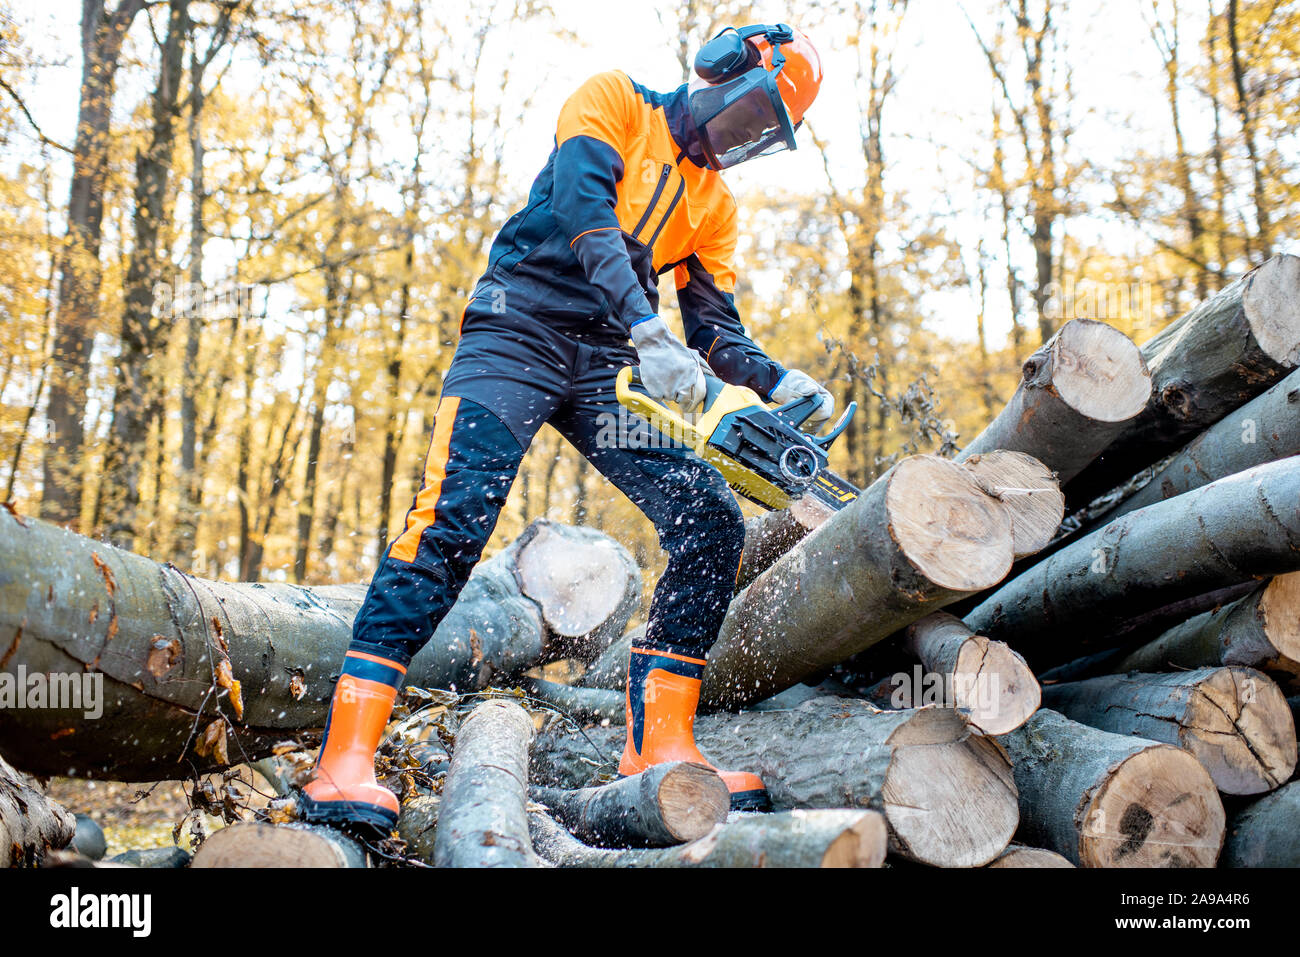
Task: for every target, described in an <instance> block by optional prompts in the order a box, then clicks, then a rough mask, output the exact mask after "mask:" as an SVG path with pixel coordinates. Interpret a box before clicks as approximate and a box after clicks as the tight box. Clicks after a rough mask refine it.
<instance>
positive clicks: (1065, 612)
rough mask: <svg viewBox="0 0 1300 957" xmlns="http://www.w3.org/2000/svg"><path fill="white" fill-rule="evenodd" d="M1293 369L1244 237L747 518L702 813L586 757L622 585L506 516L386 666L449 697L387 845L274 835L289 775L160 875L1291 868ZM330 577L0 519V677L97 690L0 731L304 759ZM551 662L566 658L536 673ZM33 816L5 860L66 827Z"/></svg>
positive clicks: (197, 760)
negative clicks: (571, 671) (969, 398)
mask: <svg viewBox="0 0 1300 957" xmlns="http://www.w3.org/2000/svg"><path fill="white" fill-rule="evenodd" d="M1298 361H1300V259H1297V258H1296V257H1292V256H1278V257H1275V258H1273V259H1271V260H1269V261H1268V262H1267V263H1264V264H1263V265H1261V266H1260V267H1259V268H1257V269H1255V270H1254V271H1252V272H1251V273H1250V274H1248V275H1246V276H1244V277H1242V278H1241V279H1240V280H1238V281H1237V282H1235V283H1233V284H1232V285H1231V286H1229V287H1227V288H1225V289H1224V290H1222V291H1221V292H1219V293H1218V294H1216V295H1215V296H1214V297H1213V298H1211V299H1210V300H1208V301H1207V302H1205V303H1202V304H1201V305H1199V306H1198V307H1197V308H1195V309H1193V310H1192V311H1191V312H1190V313H1188V314H1187V315H1185V316H1183V317H1182V318H1180V319H1178V320H1176V321H1175V322H1173V323H1172V324H1170V325H1169V326H1168V327H1167V328H1165V329H1164V330H1163V331H1161V332H1160V333H1159V334H1158V335H1156V336H1155V337H1153V338H1152V339H1151V340H1150V341H1148V342H1146V343H1143V344H1141V345H1135V344H1134V343H1133V342H1131V341H1130V340H1129V339H1128V338H1127V337H1125V336H1124V335H1123V334H1121V333H1120V332H1119V331H1117V330H1115V329H1113V328H1111V327H1110V326H1108V325H1106V324H1105V323H1101V322H1097V321H1093V320H1074V321H1072V322H1069V323H1066V324H1065V325H1064V326H1063V327H1062V328H1061V329H1060V330H1059V332H1058V333H1057V335H1056V336H1055V337H1054V338H1053V339H1052V340H1051V341H1049V342H1048V343H1046V344H1045V345H1044V346H1043V347H1042V349H1040V350H1039V351H1037V352H1036V353H1034V354H1033V355H1032V356H1030V357H1029V358H1028V359H1027V360H1026V362H1025V365H1024V370H1023V371H1024V375H1023V381H1022V382H1021V384H1020V386H1019V388H1018V389H1017V391H1016V393H1015V394H1014V396H1013V397H1012V398H1011V400H1010V401H1009V402H1008V404H1007V406H1006V407H1005V409H1004V410H1003V411H1002V412H1001V414H999V415H998V416H997V417H996V418H995V419H994V421H993V422H991V423H990V424H989V426H988V427H987V428H986V429H985V431H984V432H983V433H982V434H981V435H980V436H978V437H977V438H976V439H975V440H974V441H973V442H972V443H971V444H970V445H969V446H968V447H967V448H966V449H965V450H964V451H963V452H962V453H961V454H960V455H959V456H958V457H957V458H956V459H955V460H950V459H944V458H941V457H938V456H933V455H915V456H912V457H909V458H906V459H903V460H902V461H900V462H898V463H897V464H896V465H895V466H894V467H893V468H891V469H890V470H889V471H888V472H886V473H885V474H884V475H882V476H881V477H880V478H879V479H878V480H877V481H876V482H874V483H873V484H872V485H871V486H870V487H869V488H867V489H864V490H863V492H862V494H861V495H860V497H859V498H858V499H857V500H855V501H854V502H852V503H850V504H849V505H848V506H846V507H845V508H843V509H842V510H840V511H838V512H830V511H829V510H827V509H825V508H820V507H817V506H815V505H813V504H812V503H809V502H807V501H804V502H800V503H796V505H795V506H794V507H792V508H791V509H790V510H788V511H785V512H778V513H772V514H768V515H765V516H763V517H762V518H760V519H755V520H752V521H751V522H750V524H749V527H748V529H747V540H746V547H745V555H744V558H743V560H742V565H741V569H740V574H739V576H738V588H739V591H738V593H737V594H736V595H735V597H734V600H733V602H732V605H731V608H730V610H729V612H728V615H727V617H726V620H725V622H724V624H723V627H722V631H721V634H720V636H719V639H718V641H717V643H716V644H715V645H714V647H713V649H712V650H711V652H710V655H709V663H708V666H707V668H706V670H705V678H704V687H703V693H702V711H703V713H702V714H701V716H700V718H699V719H698V720H697V722H696V736H697V740H698V742H699V744H700V747H701V749H702V751H703V752H704V754H706V755H707V756H709V757H710V758H711V759H712V760H714V761H716V762H717V763H718V764H719V766H725V767H728V768H734V769H737V770H748V771H753V772H755V773H757V774H759V775H760V776H762V777H763V779H764V781H765V782H766V783H767V786H768V789H769V792H770V796H771V798H772V803H773V812H772V813H770V814H765V815H753V814H738V813H731V814H728V812H727V800H726V794H725V788H723V787H722V785H721V781H720V779H719V778H718V777H717V775H716V774H715V773H714V772H713V771H712V770H711V769H710V768H708V767H705V766H703V765H696V764H673V765H666V766H662V767H659V768H655V769H652V770H651V771H648V772H645V773H644V774H642V775H638V776H636V777H633V778H629V779H626V780H619V779H617V774H616V770H617V761H618V755H619V753H620V751H621V748H622V742H623V737H624V734H625V729H624V728H623V727H622V726H621V725H622V721H623V692H622V682H623V679H624V675H625V669H626V662H627V657H628V648H629V647H630V646H631V644H632V643H633V642H634V641H635V640H636V636H637V634H638V633H637V632H636V631H635V630H632V631H629V630H627V627H626V626H627V625H628V622H629V619H630V617H631V615H632V613H633V611H634V608H635V602H636V595H637V594H638V593H639V592H640V588H641V584H642V583H641V580H640V572H639V570H638V569H636V568H635V566H634V565H633V564H632V562H631V560H630V558H629V557H628V555H627V553H626V551H625V550H623V549H622V548H621V547H620V546H618V545H617V544H616V543H614V542H613V541H612V540H610V539H608V538H607V537H605V536H603V535H599V534H597V533H594V532H590V531H587V530H581V529H570V528H567V527H564V526H558V525H553V524H548V523H541V524H538V525H535V526H533V527H530V529H529V530H528V532H526V533H525V535H524V536H523V537H522V538H521V539H520V540H519V541H517V542H516V543H514V544H512V545H511V546H509V547H508V548H507V549H505V550H504V551H503V552H502V553H501V554H499V555H498V556H496V557H494V558H492V559H491V560H489V561H488V562H485V563H484V564H483V565H482V566H481V567H480V569H479V571H478V572H476V574H475V576H474V579H472V580H471V585H470V587H469V588H467V589H466V592H465V594H464V595H463V596H462V598H461V600H460V601H459V602H458V603H457V605H456V609H455V610H454V611H453V614H452V616H450V617H449V618H448V620H447V621H446V622H444V623H443V626H442V627H441V628H440V629H439V632H438V635H437V636H435V638H434V640H433V641H432V642H431V643H430V645H429V647H428V648H426V649H425V651H424V652H422V653H421V656H420V657H417V659H416V661H415V662H413V663H412V668H411V671H410V675H409V679H410V684H411V685H413V686H416V687H418V688H426V689H448V690H450V691H453V692H455V693H454V694H449V695H444V696H442V697H435V698H426V699H419V698H418V697H417V698H416V699H413V700H414V703H412V704H409V705H408V706H407V707H406V708H404V709H399V712H398V714H397V716H396V718H395V721H394V724H393V725H392V726H391V727H390V735H389V738H388V740H387V741H386V743H385V745H384V747H383V748H382V749H381V755H380V771H381V775H382V777H383V780H384V781H385V782H386V783H387V784H389V785H390V786H392V787H393V788H394V789H395V790H396V791H397V792H398V793H399V796H400V798H401V800H402V807H403V811H402V815H401V819H400V821H399V825H398V828H397V830H396V831H395V834H394V835H393V836H391V837H390V838H389V839H387V840H385V841H381V842H379V843H378V844H375V843H368V842H365V841H362V842H360V843H358V842H356V841H354V840H352V839H350V838H348V837H346V836H340V835H338V834H336V833H335V832H328V831H326V832H322V831H320V830H319V829H315V828H307V827H303V826H300V825H295V824H293V823H289V819H290V818H292V787H293V785H294V784H297V783H301V781H300V780H297V781H287V782H286V783H285V785H284V786H285V787H286V788H287V789H288V791H289V797H288V798H287V801H288V803H286V804H284V805H282V806H280V807H278V808H277V810H276V813H267V814H264V815H263V818H264V819H261V820H256V821H247V822H245V823H241V824H235V825H232V826H230V827H228V828H225V829H223V830H222V831H219V832H217V834H215V835H214V836H213V837H211V838H209V839H208V840H207V842H206V843H205V844H204V845H203V847H202V848H201V849H200V851H199V853H198V855H197V856H196V857H195V860H194V862H193V866H228V865H232V864H233V865H240V864H243V865H247V864H252V863H260V864H264V865H270V866H282V865H292V864H298V863H303V862H308V863H312V864H316V865H320V864H329V865H331V866H349V867H351V866H363V865H374V864H376V863H391V862H393V861H394V860H405V861H407V862H418V863H420V864H423V865H434V866H507V867H509V866H521V867H535V866H543V867H546V866H553V867H570V866H579V867H688V866H696V867H715V866H726V867H748V866H867V867H876V866H881V865H882V864H886V865H888V864H891V863H898V864H900V865H901V864H902V863H903V862H907V863H909V864H919V865H924V866H936V867H982V866H992V867H1062V866H1071V865H1077V866H1082V867H1134V866H1136V867H1145V866H1164V867H1212V866H1215V865H1216V864H1220V865H1231V866H1249V865H1254V864H1276V863H1288V864H1295V863H1300V861H1298V860H1297V853H1296V847H1297V844H1296V842H1295V841H1294V839H1293V836H1294V834H1296V833H1300V801H1298V800H1297V798H1296V792H1295V790H1294V789H1295V788H1296V786H1297V783H1288V782H1289V781H1291V780H1292V778H1293V776H1294V774H1295V769H1296V763H1297V762H1296V758H1297V753H1296V729H1295V721H1294V718H1293V714H1292V711H1293V708H1295V707H1296V706H1297V704H1300V677H1298V676H1300V454H1298V453H1300V443H1298V441H1297V440H1298V439H1300V428H1298V427H1297V416H1296V412H1297V408H1298V406H1300V380H1298V379H1297V378H1296V376H1297V375H1300V372H1297V371H1296V366H1297V362H1298ZM1067 506H1068V508H1069V509H1070V511H1071V514H1069V515H1067V514H1066V509H1067ZM360 597H361V591H360V589H356V588H343V587H334V588H315V589H312V588H297V587H292V586H283V585H278V586H276V585H240V584H223V583H216V582H202V581H198V580H196V579H192V578H189V577H187V576H184V575H181V574H180V573H178V572H176V571H175V570H174V569H170V568H168V567H165V566H159V565H157V564H155V563H153V562H150V561H149V560H148V559H145V558H142V557H140V556H134V555H128V554H125V553H121V552H117V551H115V550H113V549H110V548H106V547H105V546H102V545H98V544H96V543H93V542H89V541H87V540H85V539H80V538H78V537H76V536H74V535H71V534H69V533H67V532H63V531H60V530H58V529H54V528H52V527H50V526H46V525H42V524H41V523H39V522H36V521H34V520H30V519H25V518H22V517H20V516H17V515H11V514H5V513H0V675H4V674H11V675H16V674H18V669H19V668H22V669H24V670H25V671H26V672H27V673H29V674H30V673H37V672H41V673H47V672H61V671H63V672H66V671H76V672H78V673H92V674H102V675H103V676H104V686H105V695H104V718H103V719H102V722H101V723H98V724H97V723H95V722H92V721H90V720H87V719H85V718H84V717H83V716H82V715H81V714H80V713H73V712H72V711H70V710H68V709H63V710H58V709H43V710H39V711H30V710H29V711H19V710H3V709H0V751H3V753H4V754H5V755H6V756H8V757H9V759H10V760H11V761H13V763H14V764H15V766H17V767H19V768H21V769H23V770H26V771H31V772H35V773H42V774H49V773H64V774H67V773H72V774H79V775H85V776H100V777H117V778H127V779H131V780H140V779H142V778H146V779H159V778H164V777H185V776H190V775H193V774H196V773H198V772H202V771H209V770H214V769H222V768H229V767H231V766H234V765H238V764H241V763H244V762H248V761H253V760H256V759H258V758H265V757H267V756H268V755H271V754H274V753H280V752H283V751H284V750H286V748H287V747H292V746H293V745H286V744H285V742H286V741H296V742H297V745H296V746H298V747H300V748H302V749H303V750H302V753H304V754H310V748H311V744H312V741H313V737H312V735H313V734H314V733H318V731H319V726H320V723H321V721H322V720H323V716H324V707H325V703H326V702H327V701H328V698H329V693H330V690H331V682H332V679H333V674H332V669H334V668H336V667H337V662H338V660H339V659H340V658H341V655H342V650H343V647H344V645H345V644H346V641H347V638H348V625H349V623H350V621H351V617H352V615H353V614H354V613H355V610H356V607H357V603H358V601H359V600H360ZM557 659H568V660H570V661H571V662H575V663H576V664H577V668H576V669H575V670H578V671H582V669H584V668H585V672H584V673H582V674H581V677H580V678H578V679H577V681H576V682H575V681H572V680H569V679H566V680H564V681H559V680H556V678H555V676H554V674H549V675H547V674H543V673H541V672H540V671H539V670H538V668H539V666H541V665H544V664H546V663H548V662H552V661H555V660H557ZM1288 696H1290V700H1288ZM421 700H424V702H425V703H424V704H421V703H420V701H421ZM0 770H3V769H2V768H0ZM4 787H5V784H4V779H3V777H2V776H0V826H3V827H7V828H8V829H9V831H10V832H11V833H18V832H19V828H21V827H23V826H25V824H27V823H29V822H27V821H26V815H24V814H23V813H22V812H15V811H13V810H10V809H9V808H10V807H11V805H7V804H5V803H4V794H5V791H4ZM1221 795H1231V796H1232V798H1231V799H1230V800H1229V802H1228V805H1227V806H1228V808H1229V810H1231V813H1228V812H1227V811H1225V804H1224V801H1223V799H1222V797H1221ZM15 813H17V814H18V817H19V818H21V820H17V821H16V820H14V816H15ZM51 813H52V816H51V817H50V818H49V821H50V822H52V823H51V826H50V827H46V829H45V830H44V831H42V830H41V827H40V826H39V825H37V826H35V827H34V829H30V830H29V832H30V834H31V835H32V836H31V838H30V840H29V844H31V845H32V846H35V845H37V844H40V845H41V846H43V847H48V848H51V849H54V848H57V847H59V846H61V844H60V842H62V843H66V840H67V839H70V835H68V837H67V838H66V839H65V837H64V836H63V830H61V829H60V827H61V825H60V823H59V817H58V815H59V811H58V810H57V809H52V811H51ZM64 829H66V828H64ZM29 832H23V833H29Z"/></svg>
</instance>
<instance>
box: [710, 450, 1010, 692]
mask: <svg viewBox="0 0 1300 957" xmlns="http://www.w3.org/2000/svg"><path fill="white" fill-rule="evenodd" d="M1012 556H1013V540H1012V533H1011V516H1010V512H1009V510H1008V508H1007V507H1006V506H1004V505H1003V504H1002V503H1001V502H998V501H997V500H996V499H993V498H991V497H990V496H989V495H987V494H986V493H985V492H984V491H983V490H982V489H981V487H980V485H979V483H978V481H977V480H976V478H975V476H974V475H972V474H971V472H970V471H969V470H967V469H965V468H962V467H961V466H960V465H956V464H954V463H952V462H949V461H948V460H946V459H941V458H938V457H937V456H933V455H915V456H911V457H910V458H907V459H904V460H903V461H901V462H899V463H898V464H897V465H895V466H894V467H893V468H892V469H890V470H889V471H888V472H887V473H886V474H885V475H884V476H882V477H881V478H880V479H879V480H877V481H876V482H875V483H873V484H872V486H871V487H870V488H869V489H867V490H866V491H865V492H864V493H863V494H862V495H861V496H860V497H859V498H858V499H856V500H855V501H854V502H852V503H850V504H849V505H848V506H846V507H845V508H844V509H843V510H842V511H840V512H837V513H836V514H835V516H834V517H833V518H831V519H830V520H828V521H827V522H826V523H825V524H824V525H822V526H821V528H819V529H818V530H817V532H816V533H815V534H813V535H810V536H808V537H807V538H805V539H804V540H803V541H802V542H800V543H799V544H798V545H796V546H795V547H794V548H793V549H792V550H791V551H790V552H789V553H787V554H786V555H785V556H783V557H782V558H781V560H780V561H778V562H777V563H776V564H775V565H773V566H772V567H771V568H769V569H768V570H767V571H765V572H764V573H763V574H762V575H760V576H759V577H758V578H757V579H756V580H755V581H754V583H753V584H751V585H750V586H749V587H748V588H746V589H745V590H744V591H743V592H741V593H740V594H739V595H738V596H737V597H736V598H735V599H734V600H733V601H732V603H731V607H730V609H729V611H728V614H727V617H726V620H725V621H724V622H723V625H722V629H721V632H720V633H719V636H718V640H717V642H716V643H715V644H714V645H713V648H712V649H711V650H710V652H709V665H708V667H707V668H706V669H705V673H704V687H703V690H702V700H703V702H704V703H705V705H706V706H709V707H730V708H737V707H742V706H744V705H746V704H749V703H751V702H754V701H760V700H762V699H763V698H768V697H771V696H772V695H774V694H776V693H777V692H778V691H782V690H784V689H785V688H788V687H790V686H791V685H793V684H796V683H797V682H800V681H802V680H804V679H805V678H807V677H809V676H810V675H813V674H815V673H817V672H819V671H821V670H823V669H826V668H829V667H830V666H831V665H833V664H835V663H836V662H839V661H842V660H843V659H845V658H847V657H849V656H850V655H852V654H854V653H856V652H859V651H862V650H863V649H865V648H868V647H870V646H871V645H873V644H875V643H877V642H879V641H881V640H883V639H884V638H886V637H888V636H889V635H890V634H892V633H894V632H895V631H897V630H899V629H900V628H902V627H904V626H905V625H908V624H910V623H911V622H913V621H915V620H916V619H918V618H922V617H924V616H925V615H927V614H929V613H930V612H932V611H936V610H938V609H939V608H942V607H943V606H944V605H945V604H948V603H950V602H952V601H954V600H956V599H957V598H960V597H961V596H962V595H965V594H968V593H970V592H974V591H979V590H982V589H984V588H988V587H989V586H991V585H993V584H995V583H996V582H998V581H1000V580H1001V578H1002V577H1003V576H1004V575H1005V574H1006V572H1007V570H1008V569H1009V568H1010V567H1011V560H1012Z"/></svg>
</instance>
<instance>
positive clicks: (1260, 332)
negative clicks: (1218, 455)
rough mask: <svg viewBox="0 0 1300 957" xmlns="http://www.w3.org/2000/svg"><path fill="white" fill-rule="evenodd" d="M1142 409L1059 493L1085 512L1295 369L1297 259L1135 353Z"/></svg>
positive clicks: (1274, 263)
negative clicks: (1143, 388) (1146, 390)
mask: <svg viewBox="0 0 1300 957" xmlns="http://www.w3.org/2000/svg"><path fill="white" fill-rule="evenodd" d="M1142 357H1143V358H1144V359H1145V360H1146V363H1147V368H1149V369H1150V370H1151V384H1152V393H1151V399H1150V402H1149V403H1148V404H1147V407H1146V409H1145V410H1144V411H1143V412H1142V413H1141V414H1140V415H1138V416H1137V417H1136V418H1135V419H1133V420H1132V421H1130V422H1129V424H1128V425H1127V426H1126V427H1125V429H1124V431H1123V432H1122V433H1121V434H1120V435H1119V437H1118V438H1116V440H1115V441H1114V442H1113V443H1112V444H1111V445H1110V446H1109V447H1108V448H1107V449H1106V451H1105V452H1104V453H1103V454H1102V455H1101V456H1100V457H1099V458H1098V459H1097V460H1096V461H1095V462H1094V463H1093V464H1092V465H1090V466H1089V467H1088V468H1086V469H1085V470H1084V471H1083V472H1081V473H1079V475H1078V476H1077V477H1076V478H1075V479H1074V480H1073V481H1071V482H1070V483H1068V484H1067V486H1066V490H1065V492H1066V499H1067V504H1068V506H1069V507H1070V508H1076V507H1080V506H1083V505H1086V504H1087V503H1088V502H1090V501H1092V500H1093V499H1095V498H1097V497H1098V496H1099V495H1101V494H1102V493H1104V492H1105V491H1106V490H1107V489H1110V488H1113V487H1114V486H1116V485H1118V484H1119V483H1120V482H1122V481H1123V480H1124V479H1126V478H1128V477H1129V476H1130V475H1133V474H1134V473H1135V472H1137V471H1139V470H1140V469H1142V468H1144V467H1145V466H1147V465H1150V464H1151V463H1152V462H1154V461H1155V460H1156V459H1158V458H1160V457H1161V456H1162V455H1164V454H1166V453H1168V452H1170V451H1172V450H1174V449H1176V448H1178V447H1179V446H1180V445H1182V444H1184V443H1185V442H1186V441H1187V440H1188V438H1190V437H1191V436H1193V435H1195V434H1196V433H1198V432H1201V431H1203V430H1204V429H1206V428H1208V427H1209V426H1211V425H1213V424H1214V423H1216V422H1218V421H1219V420H1220V419H1222V418H1223V417H1224V416H1225V415H1227V414H1228V413H1229V412H1231V411H1232V410H1233V409H1236V408H1237V407H1238V406H1240V405H1242V404H1243V403H1245V402H1248V401H1249V400H1250V399H1253V398H1254V397H1255V396H1257V395H1259V394H1260V393H1261V392H1263V391H1264V390H1265V389H1267V388H1268V387H1269V386H1271V385H1273V384H1274V383H1275V382H1277V381H1278V380H1279V379H1281V378H1282V377H1283V376H1285V375H1286V374H1287V373H1288V372H1289V371H1290V370H1291V369H1293V368H1295V366H1296V363H1297V361H1300V257H1296V256H1290V255H1280V256H1275V257H1273V258H1272V259H1270V260H1268V261H1267V262H1265V263H1264V264H1263V265H1261V266H1259V267H1257V268H1255V269H1252V270H1251V271H1250V272H1248V273H1246V275H1244V276H1242V277H1241V278H1240V279H1238V280H1237V281H1236V282H1234V283H1232V284H1231V285H1230V286H1228V287H1227V288H1225V289H1224V290H1223V291H1222V292H1220V293H1218V294H1217V295H1215V296H1214V298H1212V299H1209V300H1207V301H1205V302H1203V303H1201V304H1200V305H1199V306H1197V307H1196V308H1195V309H1193V310H1192V311H1191V312H1189V313H1187V315H1185V316H1183V317H1182V318H1181V319H1178V320H1177V321H1176V322H1174V323H1172V324H1171V325H1169V326H1167V327H1166V328H1165V329H1164V330H1163V331H1161V332H1160V333H1158V334H1157V335H1155V336H1153V337H1152V338H1151V339H1149V340H1148V341H1147V342H1146V343H1144V344H1143V346H1142Z"/></svg>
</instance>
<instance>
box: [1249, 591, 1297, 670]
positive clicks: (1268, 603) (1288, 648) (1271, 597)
mask: <svg viewBox="0 0 1300 957" xmlns="http://www.w3.org/2000/svg"><path fill="white" fill-rule="evenodd" d="M1259 610H1260V614H1261V615H1262V616H1263V624H1264V634H1265V635H1267V636H1268V641H1269V644H1271V645H1272V646H1273V647H1274V648H1276V649H1277V650H1278V654H1280V655H1281V656H1282V657H1284V658H1287V659H1289V660H1291V661H1300V572H1290V573H1288V574H1286V575H1276V576H1274V578H1273V580H1272V581H1270V582H1269V583H1268V586H1267V587H1266V588H1265V589H1264V594H1263V595H1261V596H1260V599H1259Z"/></svg>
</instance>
